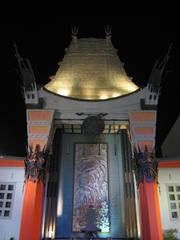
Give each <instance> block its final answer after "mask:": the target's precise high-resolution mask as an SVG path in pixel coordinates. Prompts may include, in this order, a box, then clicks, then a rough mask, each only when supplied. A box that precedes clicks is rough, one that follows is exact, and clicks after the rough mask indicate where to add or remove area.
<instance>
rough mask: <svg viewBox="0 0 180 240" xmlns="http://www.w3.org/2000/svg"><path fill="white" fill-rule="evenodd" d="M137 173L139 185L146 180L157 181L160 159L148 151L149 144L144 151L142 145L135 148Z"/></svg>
mask: <svg viewBox="0 0 180 240" xmlns="http://www.w3.org/2000/svg"><path fill="white" fill-rule="evenodd" d="M134 162H135V173H136V179H137V183H138V185H139V184H140V183H143V182H144V180H146V182H153V181H157V175H158V161H157V160H156V159H155V158H154V153H153V152H150V151H148V148H147V146H145V147H144V151H141V149H140V147H139V146H138V148H134Z"/></svg>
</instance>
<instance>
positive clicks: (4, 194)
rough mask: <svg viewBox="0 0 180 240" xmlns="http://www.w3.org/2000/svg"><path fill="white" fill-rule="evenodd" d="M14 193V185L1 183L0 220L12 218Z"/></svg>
mask: <svg viewBox="0 0 180 240" xmlns="http://www.w3.org/2000/svg"><path fill="white" fill-rule="evenodd" d="M14 193H15V184H14V183H1V182H0V218H9V217H11V215H12V207H13V199H14Z"/></svg>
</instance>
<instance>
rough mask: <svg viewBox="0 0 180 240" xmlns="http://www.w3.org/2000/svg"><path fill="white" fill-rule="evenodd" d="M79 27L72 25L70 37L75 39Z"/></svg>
mask: <svg viewBox="0 0 180 240" xmlns="http://www.w3.org/2000/svg"><path fill="white" fill-rule="evenodd" d="M78 30H79V27H77V26H74V27H72V38H73V39H77V34H78Z"/></svg>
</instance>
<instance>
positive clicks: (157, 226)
mask: <svg viewBox="0 0 180 240" xmlns="http://www.w3.org/2000/svg"><path fill="white" fill-rule="evenodd" d="M16 58H17V61H18V66H19V73H20V76H21V78H22V80H23V89H24V98H25V103H26V109H27V135H28V145H29V146H28V149H27V156H26V158H25V160H24V162H23V163H22V161H20V160H18V161H20V162H21V167H22V166H24V169H25V183H24V190H23V195H22V197H21V199H22V213H21V217H20V220H19V221H20V223H19V225H20V227H19V239H20V240H28V239H41V238H42V239H48V238H49V239H64V238H69V239H70V238H82V237H84V235H85V234H86V232H84V231H83V229H86V227H87V224H88V221H92V217H91V218H90V217H89V219H90V220H88V211H89V210H88V209H89V207H90V206H92V207H93V210H94V214H95V224H94V225H95V227H97V229H98V231H97V232H96V233H97V235H96V236H97V237H98V238H132V239H138V238H140V237H141V239H146V240H148V239H151V240H156V239H157V240H159V239H163V235H162V222H161V214H160V204H159V196H158V184H157V183H158V175H157V172H158V162H157V160H156V159H155V153H154V148H155V133H156V109H157V103H158V97H159V87H160V81H161V78H162V74H163V70H164V67H165V64H166V61H167V58H168V56H165V58H164V60H163V62H161V63H159V64H157V63H156V64H155V66H154V68H153V70H152V73H151V75H150V78H149V81H148V84H147V86H146V87H144V88H143V89H139V88H138V87H137V86H136V85H135V84H134V83H133V82H132V80H131V79H130V78H129V77H128V76H127V74H126V72H125V70H124V67H123V63H122V62H121V61H120V59H119V57H118V55H117V50H116V49H115V48H114V47H113V45H112V42H111V32H110V30H109V29H106V37H105V38H104V39H95V38H78V37H77V31H76V30H74V31H73V34H72V41H71V43H70V45H69V47H68V49H67V50H66V53H65V55H64V58H63V61H62V62H60V63H59V69H58V70H57V72H56V73H55V75H54V76H52V77H51V80H50V82H49V83H48V84H46V85H45V86H44V87H41V88H38V86H37V85H36V82H35V78H34V74H33V71H32V68H31V65H30V63H29V61H28V60H27V59H24V58H22V57H21V56H20V55H19V53H18V51H17V48H16ZM9 161H10V160H9ZM4 162H5V160H4ZM11 162H12V161H11ZM9 164H10V165H9V166H11V163H10V162H9ZM89 232H91V230H89ZM92 232H93V230H92Z"/></svg>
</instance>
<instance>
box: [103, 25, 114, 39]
mask: <svg viewBox="0 0 180 240" xmlns="http://www.w3.org/2000/svg"><path fill="white" fill-rule="evenodd" d="M111 29H112V27H111V26H110V25H106V26H105V27H104V30H105V34H106V38H108V39H109V38H111Z"/></svg>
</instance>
